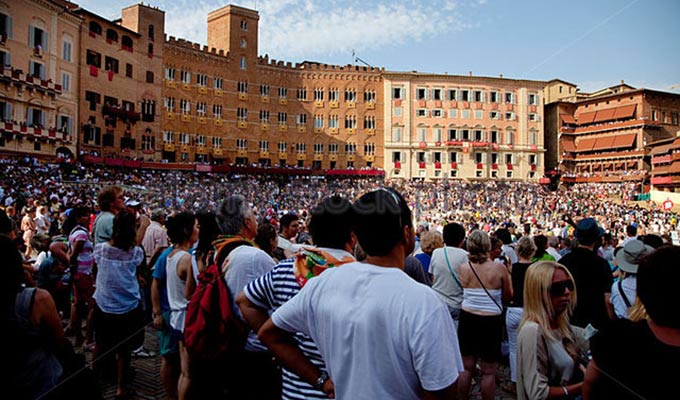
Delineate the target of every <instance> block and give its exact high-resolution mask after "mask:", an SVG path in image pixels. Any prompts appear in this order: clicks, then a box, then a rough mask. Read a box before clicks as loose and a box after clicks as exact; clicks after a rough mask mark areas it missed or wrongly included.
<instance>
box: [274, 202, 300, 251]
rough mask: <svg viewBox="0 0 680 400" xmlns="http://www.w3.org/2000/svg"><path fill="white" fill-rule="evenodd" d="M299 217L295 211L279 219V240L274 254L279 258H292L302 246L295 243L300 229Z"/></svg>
mask: <svg viewBox="0 0 680 400" xmlns="http://www.w3.org/2000/svg"><path fill="white" fill-rule="evenodd" d="M299 219H300V218H299V217H298V216H297V215H295V214H293V213H288V214H284V215H283V216H282V217H281V219H280V220H279V242H278V247H277V248H276V251H275V252H274V254H275V255H276V258H277V259H279V260H285V259H288V258H291V257H292V256H293V254H295V252H296V251H297V250H298V249H299V248H300V246H299V245H296V244H295V237H296V236H297V234H298V231H299V222H298V221H299Z"/></svg>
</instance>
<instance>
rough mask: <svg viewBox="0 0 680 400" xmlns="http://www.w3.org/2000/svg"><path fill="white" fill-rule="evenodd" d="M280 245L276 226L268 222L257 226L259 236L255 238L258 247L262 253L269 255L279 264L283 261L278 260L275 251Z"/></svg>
mask: <svg viewBox="0 0 680 400" xmlns="http://www.w3.org/2000/svg"><path fill="white" fill-rule="evenodd" d="M278 243H279V237H278V235H277V234H276V228H275V227H274V225H272V224H270V223H269V222H267V221H264V222H262V223H259V224H258V225H257V235H256V236H255V244H257V247H259V248H260V249H262V251H264V252H265V253H267V254H268V255H269V256H270V257H271V258H272V259H273V260H274V262H277V263H278V262H279V261H283V260H279V259H277V258H276V255H275V254H274V250H275V249H276V248H277V247H278Z"/></svg>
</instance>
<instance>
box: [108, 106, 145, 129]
mask: <svg viewBox="0 0 680 400" xmlns="http://www.w3.org/2000/svg"><path fill="white" fill-rule="evenodd" d="M102 115H104V116H105V117H110V118H114V119H120V120H121V121H122V122H123V123H125V124H127V123H130V124H132V125H134V124H136V123H137V122H139V120H140V119H141V114H140V113H138V112H135V111H132V110H126V109H124V108H121V107H118V106H116V105H109V104H104V106H103V107H102Z"/></svg>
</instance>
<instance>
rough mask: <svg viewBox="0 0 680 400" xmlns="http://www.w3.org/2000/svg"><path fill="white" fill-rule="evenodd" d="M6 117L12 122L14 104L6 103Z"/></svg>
mask: <svg viewBox="0 0 680 400" xmlns="http://www.w3.org/2000/svg"><path fill="white" fill-rule="evenodd" d="M5 117H6V118H7V119H9V120H12V119H14V118H12V103H9V102H7V103H5Z"/></svg>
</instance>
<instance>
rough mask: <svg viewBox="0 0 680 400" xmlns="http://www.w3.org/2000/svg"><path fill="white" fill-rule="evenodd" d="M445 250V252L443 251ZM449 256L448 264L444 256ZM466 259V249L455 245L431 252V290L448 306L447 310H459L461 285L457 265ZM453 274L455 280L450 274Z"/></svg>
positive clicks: (461, 298) (461, 292)
mask: <svg viewBox="0 0 680 400" xmlns="http://www.w3.org/2000/svg"><path fill="white" fill-rule="evenodd" d="M444 252H446V253H444ZM447 255H448V257H449V264H450V265H451V271H449V264H447V263H446V256H447ZM467 260H468V253H467V251H465V250H463V249H460V248H457V247H449V246H447V247H442V248H439V249H435V250H434V251H433V252H432V259H431V260H430V270H429V273H430V274H432V290H434V291H435V292H437V294H438V295H439V297H441V299H442V300H443V301H444V303H446V305H447V306H448V307H449V311H453V310H460V304H461V303H462V302H463V287H462V286H461V285H460V273H459V268H458V267H459V266H460V265H461V264H463V263H465V262H467ZM451 272H453V275H455V277H456V279H458V281H456V280H455V279H454V278H453V277H452V276H451Z"/></svg>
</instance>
